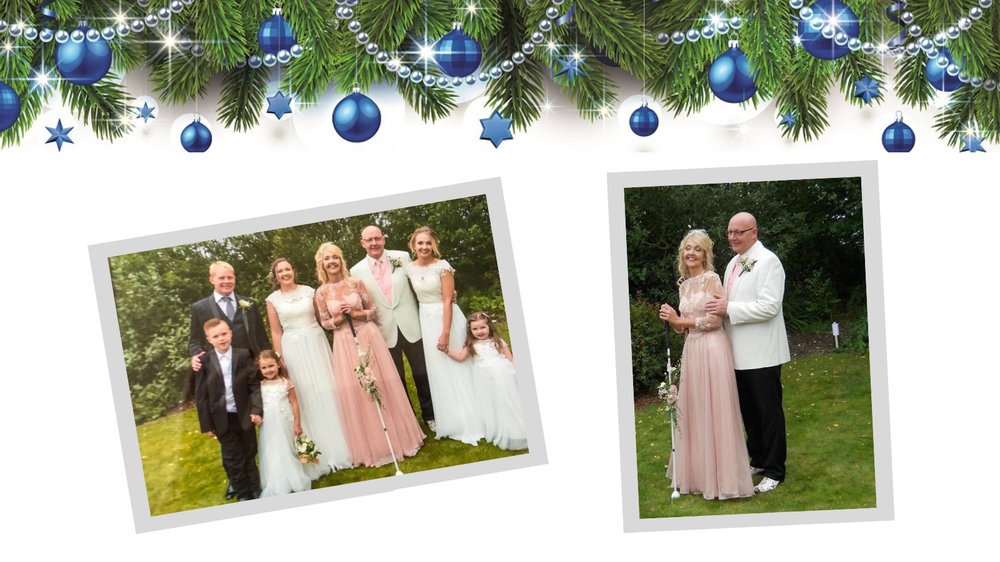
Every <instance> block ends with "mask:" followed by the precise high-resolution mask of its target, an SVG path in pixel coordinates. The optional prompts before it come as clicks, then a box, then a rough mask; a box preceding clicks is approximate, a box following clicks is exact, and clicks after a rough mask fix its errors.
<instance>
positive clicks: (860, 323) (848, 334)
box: [844, 311, 868, 353]
mask: <svg viewBox="0 0 1000 562" xmlns="http://www.w3.org/2000/svg"><path fill="white" fill-rule="evenodd" d="M844 349H849V350H852V351H857V352H859V353H868V312H867V311H862V313H861V315H860V316H858V317H857V318H856V319H855V320H854V321H853V322H851V325H850V326H849V327H848V328H847V329H846V330H845V333H844Z"/></svg>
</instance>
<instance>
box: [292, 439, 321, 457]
mask: <svg viewBox="0 0 1000 562" xmlns="http://www.w3.org/2000/svg"><path fill="white" fill-rule="evenodd" d="M295 452H296V453H298V454H299V462H301V463H302V464H309V463H313V464H319V455H320V451H319V449H317V448H316V444H315V443H313V442H312V440H310V439H309V438H308V437H306V434H305V433H302V434H299V436H298V437H296V438H295Z"/></svg>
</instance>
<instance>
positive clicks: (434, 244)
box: [410, 226, 441, 258]
mask: <svg viewBox="0 0 1000 562" xmlns="http://www.w3.org/2000/svg"><path fill="white" fill-rule="evenodd" d="M418 234H426V235H428V236H430V237H431V249H432V250H433V251H434V257H436V258H440V257H441V252H439V251H438V243H439V242H441V239H440V238H438V233H437V232H434V229H433V228H431V227H429V226H421V227H420V228H418V229H416V230H414V231H413V236H410V250H412V251H413V253H416V252H417V247H416V242H417V235H418Z"/></svg>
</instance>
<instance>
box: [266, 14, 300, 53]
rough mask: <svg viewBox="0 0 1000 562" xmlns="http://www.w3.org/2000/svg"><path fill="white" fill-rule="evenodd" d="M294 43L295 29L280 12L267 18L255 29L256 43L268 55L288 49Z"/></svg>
mask: <svg viewBox="0 0 1000 562" xmlns="http://www.w3.org/2000/svg"><path fill="white" fill-rule="evenodd" d="M296 43H297V41H296V40H295V31H293V30H292V26H291V24H289V23H288V20H286V19H285V17H284V16H282V15H281V14H274V15H273V16H271V17H269V18H267V19H266V20H264V23H262V24H260V29H259V30H257V44H258V45H260V49H261V50H262V51H264V52H265V53H267V54H269V55H277V54H278V51H289V50H291V48H292V45H295V44H296Z"/></svg>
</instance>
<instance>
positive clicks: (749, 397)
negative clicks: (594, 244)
mask: <svg viewBox="0 0 1000 562" xmlns="http://www.w3.org/2000/svg"><path fill="white" fill-rule="evenodd" d="M608 182H609V187H608V193H609V210H610V232H611V258H612V276H613V279H612V287H613V292H614V302H615V309H614V314H615V326H616V358H617V359H616V361H617V383H618V407H619V428H620V435H621V447H622V450H621V459H622V497H623V519H624V527H625V530H626V531H650V530H668V529H669V530H672V529H693V528H706V527H736V526H752V525H783V524H798V523H818V522H838V521H871V520H887V519H892V517H893V501H892V482H891V475H892V472H891V457H890V447H889V415H888V413H889V412H888V382H887V367H886V350H885V312H884V293H883V281H882V265H881V260H882V253H881V242H880V229H879V207H878V200H879V197H878V195H879V193H878V186H877V168H876V163H875V162H845V163H825V164H810V165H808V166H806V165H788V166H770V167H745V168H728V169H726V168H715V169H704V170H679V171H669V172H635V173H619V174H610V175H609V180H608Z"/></svg>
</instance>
